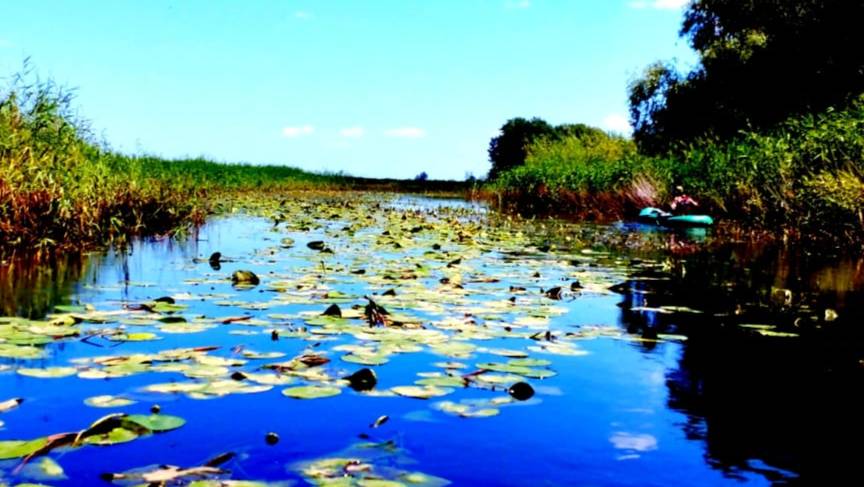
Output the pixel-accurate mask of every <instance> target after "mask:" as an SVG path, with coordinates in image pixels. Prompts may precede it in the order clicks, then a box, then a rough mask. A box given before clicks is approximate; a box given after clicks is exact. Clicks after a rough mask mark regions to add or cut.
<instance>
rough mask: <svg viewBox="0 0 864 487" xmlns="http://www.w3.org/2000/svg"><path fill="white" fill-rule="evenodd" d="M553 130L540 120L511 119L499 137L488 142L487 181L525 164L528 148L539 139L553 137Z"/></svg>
mask: <svg viewBox="0 0 864 487" xmlns="http://www.w3.org/2000/svg"><path fill="white" fill-rule="evenodd" d="M555 135H556V133H555V129H554V128H553V127H552V126H551V125H549V124H548V123H547V122H546V121H545V120H543V119H540V118H537V117H535V118H532V119H531V120H528V119H525V118H521V117H518V118H512V119H510V120H508V121H507V123H505V124H504V125H503V126H502V127H501V135H499V136H498V137H495V138H493V139H492V140H491V141H490V142H489V161H490V162H492V168H491V169H490V170H489V179H495V178H497V177H498V176H499V175H501V173H503V172H505V171H507V170H508V169H513V168H514V167H518V166H521V165H523V164H525V157H527V155H528V146H529V145H530V144H531V143H532V142H533V141H535V140H537V139H539V138H541V137H555Z"/></svg>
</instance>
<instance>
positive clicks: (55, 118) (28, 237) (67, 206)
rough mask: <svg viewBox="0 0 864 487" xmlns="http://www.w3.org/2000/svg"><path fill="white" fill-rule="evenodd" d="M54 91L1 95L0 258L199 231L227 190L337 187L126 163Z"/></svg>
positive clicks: (21, 86) (249, 172)
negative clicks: (96, 138) (186, 228)
mask: <svg viewBox="0 0 864 487" xmlns="http://www.w3.org/2000/svg"><path fill="white" fill-rule="evenodd" d="M70 106H71V105H70V97H69V96H68V94H67V93H66V92H64V91H63V90H61V89H59V88H58V87H56V86H55V85H53V84H51V83H50V82H49V83H45V82H32V83H30V82H27V81H26V80H25V78H24V77H17V78H15V79H14V80H13V81H12V83H11V84H10V85H9V87H8V88H6V89H5V90H3V91H0V256H2V255H4V254H8V253H11V252H18V251H26V252H28V253H30V252H36V253H39V252H43V251H48V250H53V249H57V248H66V247H87V246H91V245H97V244H105V243H112V242H115V243H116V242H122V241H124V240H126V239H128V238H129V237H130V236H133V235H152V234H163V233H169V232H172V231H173V230H175V229H178V228H180V227H182V226H184V225H189V224H195V223H198V222H201V221H202V220H203V218H204V216H205V215H206V214H207V212H208V211H209V209H210V207H211V203H212V201H213V199H214V197H215V196H216V195H215V193H218V192H219V191H223V190H233V191H237V190H244V189H256V190H266V189H275V188H297V187H308V186H316V185H322V184H325V183H328V182H333V181H335V180H338V178H335V177H332V176H325V175H316V174H311V173H307V172H304V171H301V170H299V169H295V168H289V167H278V166H249V165H240V164H225V165H223V164H216V163H212V162H208V161H205V160H202V159H192V160H183V161H167V160H162V159H159V158H156V157H128V156H124V155H121V154H116V153H112V152H111V151H108V150H106V149H105V148H103V147H102V146H100V144H98V143H96V142H95V141H94V139H93V138H92V136H91V135H90V134H89V133H88V131H87V128H86V125H85V124H83V123H82V122H80V121H79V120H77V119H76V118H75V116H74V114H73V113H72V112H71V110H70Z"/></svg>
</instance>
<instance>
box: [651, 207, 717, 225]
mask: <svg viewBox="0 0 864 487" xmlns="http://www.w3.org/2000/svg"><path fill="white" fill-rule="evenodd" d="M639 221H640V222H642V223H648V224H652V225H663V226H664V227H675V228H682V227H710V226H711V225H713V224H714V219H713V218H711V217H710V216H708V215H673V214H671V213H669V212H667V211H663V210H661V209H659V208H651V207H648V208H643V209H642V211H640V212H639Z"/></svg>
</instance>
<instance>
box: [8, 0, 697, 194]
mask: <svg viewBox="0 0 864 487" xmlns="http://www.w3.org/2000/svg"><path fill="white" fill-rule="evenodd" d="M683 3H686V2H683V1H682V0H367V1H362V0H281V1H275V0H274V1H264V0H256V1H242V2H241V1H239V0H238V1H224V0H222V1H217V0H197V1H192V0H187V1H180V0H173V1H161V0H147V1H133V0H88V1H86V2H68V1H61V0H56V1H43V0H27V1H15V0H0V4H2V16H3V21H2V22H0V76H4V77H5V76H7V75H9V74H11V73H14V72H15V71H17V70H18V69H19V68H20V66H21V64H22V61H23V59H24V58H25V57H27V56H29V57H31V60H32V63H33V65H34V66H35V67H36V69H37V70H38V72H39V74H40V75H41V76H42V77H50V78H53V79H54V80H55V81H57V82H59V83H61V84H63V85H66V86H70V87H75V88H76V92H77V99H76V102H75V103H76V106H77V107H78V109H79V112H80V113H81V115H82V116H83V117H84V118H86V119H88V120H90V122H91V124H92V126H93V128H94V129H95V130H96V132H97V133H98V135H99V136H100V137H101V138H104V139H105V140H107V141H108V142H109V143H110V145H111V146H112V147H113V148H115V149H118V150H122V151H124V152H128V153H145V152H146V153H150V154H157V155H161V156H165V157H182V156H197V155H204V156H207V157H210V158H214V159H216V160H219V161H229V162H251V163H273V164H287V165H293V166H298V167H302V168H304V169H310V170H317V171H345V172H348V173H350V174H354V175H358V176H377V177H400V178H405V177H413V176H415V175H416V174H418V173H419V172H421V171H426V172H428V173H429V175H430V177H432V178H454V179H462V178H463V177H464V176H465V175H466V173H469V172H470V173H473V174H475V175H477V176H481V175H484V174H485V173H486V172H487V171H488V168H489V163H488V161H487V157H486V149H487V146H488V143H489V139H490V137H492V136H494V135H495V134H496V133H497V131H498V128H499V127H500V126H501V125H502V124H503V123H504V122H505V121H506V120H507V119H508V118H512V117H515V116H524V117H532V116H539V117H542V118H544V119H546V120H548V121H549V122H551V123H565V122H582V123H589V124H592V125H597V126H601V127H604V128H606V129H611V130H619V131H620V130H624V129H626V127H625V126H623V122H624V120H626V114H627V105H626V86H627V83H628V81H629V80H630V79H632V78H633V77H634V76H636V75H638V74H639V73H640V72H641V70H642V69H643V68H644V67H645V66H646V65H647V64H649V63H650V62H652V61H655V60H658V59H673V58H674V59H677V60H678V61H679V62H680V63H681V64H682V65H683V66H688V65H691V64H692V63H693V62H694V59H695V57H694V55H693V54H692V52H691V50H690V49H689V47H688V46H687V44H686V42H685V41H684V40H681V39H679V38H678V37H677V32H678V28H679V26H680V22H681V15H682V9H683V6H682V4H683Z"/></svg>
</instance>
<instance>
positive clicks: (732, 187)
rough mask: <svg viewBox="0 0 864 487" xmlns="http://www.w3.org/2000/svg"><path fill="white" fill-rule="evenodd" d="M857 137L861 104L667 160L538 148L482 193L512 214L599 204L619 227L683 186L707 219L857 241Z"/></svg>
mask: <svg viewBox="0 0 864 487" xmlns="http://www.w3.org/2000/svg"><path fill="white" fill-rule="evenodd" d="M862 134H864V96H862V97H861V98H859V99H857V100H855V101H854V102H852V103H851V104H850V105H849V106H848V107H847V108H846V109H843V110H833V109H829V110H826V111H825V112H823V113H820V114H818V115H805V116H799V117H793V118H790V119H789V120H787V121H785V122H783V123H781V124H779V125H778V126H777V127H776V128H774V129H773V130H769V131H765V132H743V133H741V134H740V135H739V136H738V137H736V138H735V139H733V140H730V141H726V142H724V141H720V140H717V139H708V138H703V139H700V140H697V141H695V142H693V143H691V144H690V145H688V146H685V147H683V148H682V149H681V150H680V152H679V153H678V154H677V155H675V156H668V157H650V156H645V155H642V154H639V153H638V152H637V151H636V148H635V146H634V144H633V143H632V142H630V141H628V140H626V139H621V138H616V137H610V136H607V138H606V139H605V140H604V139H596V140H586V139H585V138H581V139H580V138H575V137H566V138H563V139H561V140H548V139H545V140H540V141H537V142H535V143H533V144H532V145H531V146H530V147H529V155H528V158H527V161H526V164H525V165H524V166H522V167H519V168H516V169H513V170H511V171H508V172H506V173H504V174H503V175H501V176H500V177H499V179H498V180H497V181H496V182H495V183H494V184H493V185H492V186H491V187H490V188H491V189H492V190H493V191H494V192H496V193H498V194H499V195H501V196H502V198H505V199H506V198H510V199H512V200H513V201H512V202H515V203H517V205H518V204H520V202H522V201H531V202H532V204H533V205H534V206H535V207H537V206H542V207H560V206H561V205H573V204H579V205H600V206H601V208H600V210H599V211H600V212H605V213H606V215H605V216H606V217H607V218H619V217H624V216H626V214H625V213H626V211H627V210H632V209H633V207H632V205H630V206H627V205H626V204H624V205H623V206H622V205H621V204H620V201H621V200H623V201H625V202H628V201H629V202H631V203H633V204H635V203H638V202H642V203H643V204H646V206H647V205H648V204H650V205H652V206H655V205H662V204H663V203H664V202H666V201H667V200H668V195H669V193H670V191H669V190H670V188H672V187H673V186H675V185H683V186H684V187H685V189H686V191H687V192H688V193H690V194H692V195H695V196H696V197H697V198H698V199H699V200H700V203H701V207H702V208H703V209H704V210H705V211H706V212H710V213H713V214H716V215H719V216H726V217H733V218H735V219H738V220H741V221H743V222H747V223H751V224H756V225H760V226H765V227H772V228H777V227H788V228H797V229H800V230H803V231H806V232H808V233H813V234H816V235H819V234H821V235H830V236H832V237H837V238H841V239H844V240H854V239H856V238H860V236H861V235H862V234H864V136H862ZM574 195H582V196H583V197H574ZM604 195H605V196H604ZM610 195H614V198H607V197H606V196H610ZM586 197H588V198H587V199H586ZM544 201H545V204H541V203H543V202H544ZM611 201H619V203H611ZM502 203H505V204H507V203H508V201H502ZM615 204H618V205H619V206H617V207H615ZM586 210H588V211H592V210H591V209H586Z"/></svg>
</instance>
